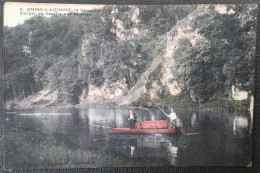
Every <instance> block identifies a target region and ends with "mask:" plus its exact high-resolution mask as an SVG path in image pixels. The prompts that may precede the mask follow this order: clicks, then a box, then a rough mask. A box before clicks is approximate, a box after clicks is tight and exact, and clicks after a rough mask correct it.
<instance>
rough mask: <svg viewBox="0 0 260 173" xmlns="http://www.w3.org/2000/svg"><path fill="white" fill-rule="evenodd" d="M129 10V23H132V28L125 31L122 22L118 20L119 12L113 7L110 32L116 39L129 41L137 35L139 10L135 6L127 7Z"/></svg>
mask: <svg viewBox="0 0 260 173" xmlns="http://www.w3.org/2000/svg"><path fill="white" fill-rule="evenodd" d="M129 7H130V9H131V17H130V16H129V17H130V18H131V21H132V22H133V26H132V27H131V28H130V29H126V28H125V27H124V23H123V21H121V20H120V19H119V18H118V13H119V10H118V8H116V7H114V9H113V10H112V12H111V16H112V24H113V27H112V28H111V32H113V33H115V34H116V36H117V37H118V38H120V39H121V40H130V39H133V38H134V37H135V36H136V35H137V34H138V33H139V30H138V23H139V19H138V16H139V8H138V7H137V6H129Z"/></svg>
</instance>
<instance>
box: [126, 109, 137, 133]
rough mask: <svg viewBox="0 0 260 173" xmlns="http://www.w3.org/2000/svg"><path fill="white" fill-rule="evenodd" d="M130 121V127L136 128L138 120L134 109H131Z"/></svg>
mask: <svg viewBox="0 0 260 173" xmlns="http://www.w3.org/2000/svg"><path fill="white" fill-rule="evenodd" d="M128 121H129V125H130V129H135V123H136V121H137V116H136V114H135V113H133V112H132V110H130V111H129V116H128Z"/></svg>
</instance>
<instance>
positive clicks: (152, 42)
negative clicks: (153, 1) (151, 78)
mask: <svg viewBox="0 0 260 173" xmlns="http://www.w3.org/2000/svg"><path fill="white" fill-rule="evenodd" d="M112 8H114V7H112V6H106V7H103V8H102V9H101V12H97V13H93V14H92V15H88V16H73V17H72V16H53V17H50V18H46V17H43V16H34V17H33V18H31V19H29V20H27V21H25V23H24V24H22V25H18V26H16V27H13V28H9V27H5V28H4V59H5V65H4V66H5V70H4V73H5V74H4V79H5V80H4V83H5V86H4V89H5V99H6V100H12V99H21V98H25V97H27V96H29V95H31V94H33V93H35V92H37V91H40V90H42V89H46V88H48V89H50V90H52V91H54V90H57V91H58V93H59V94H58V98H59V101H60V102H63V103H65V104H77V103H78V98H79V95H80V94H81V92H82V90H83V89H84V88H86V87H88V86H89V85H90V84H91V85H96V86H100V85H102V84H104V83H109V82H114V81H117V80H122V79H125V80H126V82H127V84H128V87H129V88H131V87H132V86H133V85H134V84H135V83H136V81H137V80H138V79H139V77H140V76H141V74H142V73H143V72H144V71H145V70H146V69H147V67H149V65H150V63H151V62H152V60H153V59H154V58H155V57H157V56H159V55H161V54H162V53H163V48H164V46H165V40H163V39H159V37H160V36H161V35H162V34H165V33H166V32H168V31H169V30H170V29H171V28H172V27H173V26H174V24H175V23H176V22H177V20H178V19H182V18H184V17H185V16H186V15H187V14H188V13H189V12H190V11H191V10H192V9H194V7H192V8H191V7H177V6H176V7H159V6H158V7H156V6H154V7H152V8H150V7H140V14H139V18H140V21H139V23H138V30H139V34H138V35H137V36H135V37H134V38H133V39H131V40H129V41H124V40H120V39H119V38H118V37H117V36H116V35H115V34H114V33H113V32H111V28H112V27H113V22H112V16H111V15H110V14H111V11H112ZM118 9H119V13H118V15H117V16H118V18H119V19H120V20H122V22H123V24H124V27H125V28H126V29H130V28H131V27H132V26H133V21H132V20H131V14H132V9H131V8H129V7H126V6H121V7H118ZM166 21H167V22H166Z"/></svg>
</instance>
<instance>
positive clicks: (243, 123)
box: [233, 116, 248, 135]
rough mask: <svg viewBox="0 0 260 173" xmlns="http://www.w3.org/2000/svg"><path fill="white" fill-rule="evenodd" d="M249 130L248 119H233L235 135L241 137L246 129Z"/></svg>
mask: <svg viewBox="0 0 260 173" xmlns="http://www.w3.org/2000/svg"><path fill="white" fill-rule="evenodd" d="M247 128H248V118H247V117H238V116H236V117H235V118H234V119H233V132H234V135H241V134H242V133H244V131H245V129H247Z"/></svg>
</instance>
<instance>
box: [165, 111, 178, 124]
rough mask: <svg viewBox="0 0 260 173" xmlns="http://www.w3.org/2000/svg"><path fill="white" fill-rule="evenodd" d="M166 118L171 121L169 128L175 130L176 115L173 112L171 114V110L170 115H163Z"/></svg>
mask: <svg viewBox="0 0 260 173" xmlns="http://www.w3.org/2000/svg"><path fill="white" fill-rule="evenodd" d="M165 115H166V116H168V118H169V119H170V121H171V126H172V127H173V128H175V127H176V126H177V115H176V113H175V112H173V109H171V113H170V114H169V115H167V114H165Z"/></svg>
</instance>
